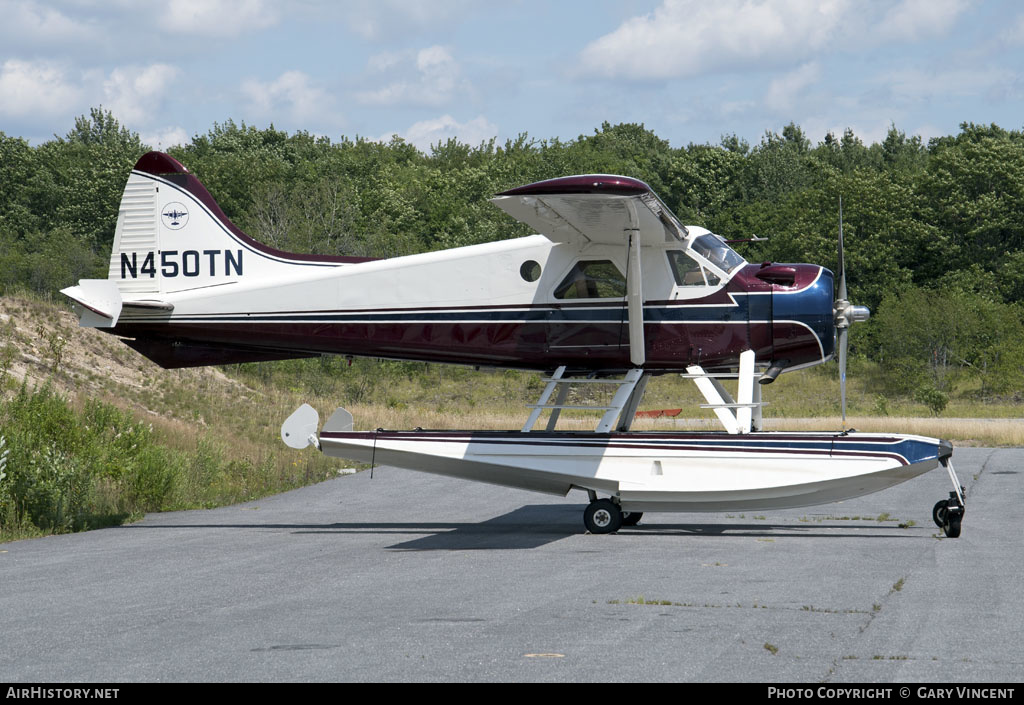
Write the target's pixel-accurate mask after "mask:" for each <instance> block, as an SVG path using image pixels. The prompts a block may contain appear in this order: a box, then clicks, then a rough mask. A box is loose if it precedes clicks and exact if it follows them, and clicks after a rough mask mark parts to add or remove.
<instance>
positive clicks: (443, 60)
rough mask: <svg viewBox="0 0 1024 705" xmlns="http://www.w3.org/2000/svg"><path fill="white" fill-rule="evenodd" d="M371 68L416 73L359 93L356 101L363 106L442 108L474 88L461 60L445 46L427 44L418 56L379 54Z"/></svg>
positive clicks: (373, 60)
mask: <svg viewBox="0 0 1024 705" xmlns="http://www.w3.org/2000/svg"><path fill="white" fill-rule="evenodd" d="M370 68H371V69H373V70H375V71H377V72H392V73H410V72H412V73H413V75H412V76H406V77H402V78H398V79H397V80H394V81H391V82H390V83H388V84H386V85H384V86H383V87H381V88H376V89H374V90H368V91H361V92H359V93H357V94H356V100H358V101H359V102H360V103H362V104H363V105H382V106H397V105H401V106H427V107H440V106H442V105H445V104H447V103H449V102H451V101H452V99H453V98H455V96H456V95H457V94H459V93H466V92H469V90H470V86H469V83H468V82H467V81H466V80H465V79H463V78H462V70H461V68H460V67H459V64H458V62H457V61H455V58H454V57H453V56H452V55H451V52H450V51H448V49H446V48H445V47H442V46H432V47H427V48H426V49H421V50H420V51H418V52H416V53H415V55H413V54H412V53H411V52H410V53H407V54H405V55H402V56H399V55H395V54H378V55H376V56H375V57H372V59H371V61H370Z"/></svg>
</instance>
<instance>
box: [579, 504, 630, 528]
mask: <svg viewBox="0 0 1024 705" xmlns="http://www.w3.org/2000/svg"><path fill="white" fill-rule="evenodd" d="M583 525H584V526H586V527H587V531H589V532H590V533H592V534H613V533H615V532H616V531H618V530H619V528H620V527H621V526H622V510H620V509H619V507H618V505H617V504H615V502H613V501H611V500H610V499H599V500H597V501H596V502H591V503H590V504H588V505H587V508H586V509H584V510H583Z"/></svg>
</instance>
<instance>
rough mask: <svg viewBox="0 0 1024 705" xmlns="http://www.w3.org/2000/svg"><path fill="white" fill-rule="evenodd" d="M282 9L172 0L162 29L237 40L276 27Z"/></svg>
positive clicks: (230, 1)
mask: <svg viewBox="0 0 1024 705" xmlns="http://www.w3.org/2000/svg"><path fill="white" fill-rule="evenodd" d="M278 10H279V5H277V4H276V3H268V2H266V1H265V0H172V1H171V2H167V3H165V5H164V11H163V14H162V16H161V18H160V20H159V26H160V28H161V29H162V30H166V31H170V32H177V33H180V34H192V35H195V34H201V35H206V36H223V37H237V36H239V35H241V34H244V33H245V32H249V31H254V30H260V29H266V28H268V27H272V26H274V25H276V24H277V23H278V21H279V20H280V16H279V14H278Z"/></svg>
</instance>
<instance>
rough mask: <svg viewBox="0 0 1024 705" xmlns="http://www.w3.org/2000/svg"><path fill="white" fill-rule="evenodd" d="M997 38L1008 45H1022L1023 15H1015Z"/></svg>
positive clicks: (1023, 33)
mask: <svg viewBox="0 0 1024 705" xmlns="http://www.w3.org/2000/svg"><path fill="white" fill-rule="evenodd" d="M999 38H1000V39H1002V40H1003V41H1004V42H1006V43H1008V44H1024V15H1017V17H1015V18H1014V19H1013V22H1011V23H1010V24H1009V26H1007V27H1006V28H1005V29H1003V31H1002V32H1001V33H1000V34H999Z"/></svg>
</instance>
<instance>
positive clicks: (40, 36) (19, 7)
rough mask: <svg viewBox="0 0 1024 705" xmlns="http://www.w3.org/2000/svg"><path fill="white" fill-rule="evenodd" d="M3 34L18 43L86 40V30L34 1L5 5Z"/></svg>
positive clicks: (87, 33) (87, 30) (79, 24)
mask: <svg viewBox="0 0 1024 705" xmlns="http://www.w3.org/2000/svg"><path fill="white" fill-rule="evenodd" d="M3 12H4V20H3V30H2V31H3V34H5V35H8V36H11V37H17V38H18V39H19V40H21V41H25V40H29V41H33V42H47V43H48V42H58V41H69V40H78V39H85V38H88V36H89V28H88V27H86V26H84V25H83V24H82V23H78V22H75V21H74V20H72V19H70V18H69V17H67V16H66V15H64V14H63V13H61V12H60V11H59V10H57V9H55V8H53V7H43V6H41V5H40V4H39V3H37V2H33V1H32V0H29V1H28V2H12V3H4V6H3Z"/></svg>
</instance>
